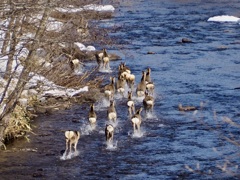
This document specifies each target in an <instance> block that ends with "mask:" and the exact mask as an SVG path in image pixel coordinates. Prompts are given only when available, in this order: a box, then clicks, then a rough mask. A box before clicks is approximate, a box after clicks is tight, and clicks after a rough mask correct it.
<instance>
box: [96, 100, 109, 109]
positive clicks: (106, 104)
mask: <svg viewBox="0 0 240 180" xmlns="http://www.w3.org/2000/svg"><path fill="white" fill-rule="evenodd" d="M109 105H110V102H109V100H107V99H106V98H102V99H101V100H100V101H99V102H98V103H97V104H96V105H95V109H96V111H100V110H105V108H106V107H109Z"/></svg>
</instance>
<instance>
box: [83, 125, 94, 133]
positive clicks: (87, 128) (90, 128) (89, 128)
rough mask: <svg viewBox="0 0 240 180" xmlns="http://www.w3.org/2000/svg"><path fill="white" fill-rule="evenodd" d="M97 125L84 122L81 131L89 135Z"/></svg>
mask: <svg viewBox="0 0 240 180" xmlns="http://www.w3.org/2000/svg"><path fill="white" fill-rule="evenodd" d="M95 128H96V125H95V126H91V125H90V124H83V126H82V127H80V131H81V134H82V135H89V134H90V133H91V132H92V131H93V130H95Z"/></svg>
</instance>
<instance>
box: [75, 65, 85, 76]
mask: <svg viewBox="0 0 240 180" xmlns="http://www.w3.org/2000/svg"><path fill="white" fill-rule="evenodd" d="M74 74H76V75H81V74H83V68H82V67H80V68H78V69H74Z"/></svg>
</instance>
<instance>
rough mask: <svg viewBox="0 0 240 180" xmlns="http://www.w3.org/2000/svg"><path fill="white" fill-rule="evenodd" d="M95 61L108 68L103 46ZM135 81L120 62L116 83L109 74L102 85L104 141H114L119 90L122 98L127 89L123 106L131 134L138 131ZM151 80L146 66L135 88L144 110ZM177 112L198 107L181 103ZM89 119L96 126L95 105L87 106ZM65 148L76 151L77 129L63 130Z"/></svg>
mask: <svg viewBox="0 0 240 180" xmlns="http://www.w3.org/2000/svg"><path fill="white" fill-rule="evenodd" d="M95 56H96V60H97V63H98V67H99V68H103V69H109V68H110V66H109V61H110V59H109V55H108V53H107V51H106V49H103V51H102V52H100V53H98V54H96V55H95ZM134 84H135V75H134V74H132V73H131V69H130V68H129V67H127V66H126V64H125V63H122V62H121V63H120V65H119V66H118V78H117V82H115V77H110V83H109V84H107V85H106V86H105V87H104V94H105V97H106V99H107V100H108V101H109V102H110V105H109V107H108V108H107V117H108V120H109V123H108V124H106V127H105V137H106V142H107V143H111V142H113V135H114V126H113V124H114V123H116V120H117V111H116V105H115V101H114V95H115V94H116V93H119V94H120V95H121V96H122V97H124V93H125V91H127V90H129V91H128V92H127V94H128V95H127V102H126V105H127V107H128V114H129V116H130V118H131V122H132V125H133V131H134V133H137V132H140V126H141V123H142V116H141V112H142V107H140V108H139V109H137V110H136V111H135V103H134V100H133V89H134ZM153 93H154V83H153V82H152V80H151V69H150V68H147V70H146V71H142V78H141V81H140V82H139V83H138V85H137V87H136V96H137V97H143V101H142V103H143V108H144V109H145V112H147V111H153V106H154V97H153ZM178 110H179V111H192V110H197V108H196V107H194V106H185V107H183V106H182V105H181V104H179V106H178ZM88 120H89V123H90V125H91V127H95V125H96V122H97V113H96V112H95V110H94V104H91V105H90V110H89V114H88ZM65 137H66V150H65V154H66V153H68V151H69V152H72V146H74V151H75V152H76V148H77V143H78V140H79V138H80V132H79V131H66V132H65Z"/></svg>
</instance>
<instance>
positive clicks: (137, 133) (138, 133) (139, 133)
mask: <svg viewBox="0 0 240 180" xmlns="http://www.w3.org/2000/svg"><path fill="white" fill-rule="evenodd" d="M145 133H146V131H144V130H142V129H141V128H140V131H135V132H133V133H131V132H128V135H130V136H131V137H132V138H141V137H143V136H144V135H145Z"/></svg>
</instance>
